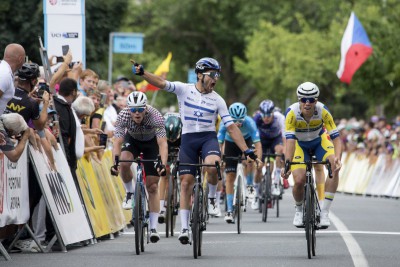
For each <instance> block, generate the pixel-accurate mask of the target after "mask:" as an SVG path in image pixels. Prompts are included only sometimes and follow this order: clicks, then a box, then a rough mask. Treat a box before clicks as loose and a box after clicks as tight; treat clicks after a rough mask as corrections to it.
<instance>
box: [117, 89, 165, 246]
mask: <svg viewBox="0 0 400 267" xmlns="http://www.w3.org/2000/svg"><path fill="white" fill-rule="evenodd" d="M127 106H128V107H127V108H124V109H123V110H121V112H120V113H119V114H118V117H117V121H116V124H115V133H114V136H115V140H114V147H113V156H114V159H115V157H116V156H119V157H120V159H121V160H133V159H134V158H137V157H138V156H139V155H140V153H143V159H156V158H157V156H158V155H159V154H160V155H161V162H162V164H161V166H154V164H153V163H152V162H144V163H143V166H144V171H145V173H146V188H147V192H148V193H149V210H150V241H151V242H152V243H156V242H157V241H158V240H160V236H159V234H158V233H157V222H158V213H159V211H160V198H159V194H158V182H159V180H160V176H161V175H165V170H166V168H165V165H166V164H167V158H168V145H167V138H166V133H165V127H164V118H163V116H162V115H161V113H160V112H159V111H158V110H157V109H155V108H153V107H152V106H150V105H147V97H146V95H145V94H144V93H142V92H133V93H131V94H129V96H128V98H127ZM131 165H132V164H131V163H129V162H121V164H120V167H119V168H120V169H118V168H117V166H115V165H114V166H113V167H111V174H112V175H115V176H116V175H118V173H119V171H120V172H121V178H122V180H123V182H124V187H125V190H126V197H125V199H124V202H123V203H122V207H123V208H124V209H132V199H133V193H134V191H135V190H134V187H133V183H132V178H133V173H132V170H131Z"/></svg>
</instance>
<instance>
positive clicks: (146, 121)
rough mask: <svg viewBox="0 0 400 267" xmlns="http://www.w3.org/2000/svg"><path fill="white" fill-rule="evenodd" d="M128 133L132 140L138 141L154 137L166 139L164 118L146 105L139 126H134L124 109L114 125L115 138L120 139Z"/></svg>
mask: <svg viewBox="0 0 400 267" xmlns="http://www.w3.org/2000/svg"><path fill="white" fill-rule="evenodd" d="M125 133H129V134H130V135H131V136H132V138H134V139H136V140H139V141H149V140H151V139H153V138H154V137H157V138H161V137H167V135H166V132H165V126H164V117H163V116H162V115H161V113H160V112H159V111H158V110H157V109H155V108H153V107H152V106H149V105H147V111H146V114H145V115H144V118H143V121H142V123H141V124H139V125H138V124H136V123H135V122H134V121H133V119H132V117H131V111H130V109H129V108H124V109H123V110H121V111H120V113H119V114H118V117H117V121H116V123H115V133H114V135H115V137H116V138H121V137H124V136H125Z"/></svg>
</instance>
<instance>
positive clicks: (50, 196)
mask: <svg viewBox="0 0 400 267" xmlns="http://www.w3.org/2000/svg"><path fill="white" fill-rule="evenodd" d="M29 153H30V159H31V161H32V163H33V166H34V168H35V170H36V173H37V175H38V179H39V184H40V185H41V187H42V192H43V195H44V197H45V200H46V202H47V203H48V208H49V209H50V212H51V213H52V215H53V217H54V223H55V224H56V225H55V227H56V228H57V229H58V231H59V233H60V235H61V238H62V240H63V242H64V244H65V245H69V244H72V243H77V242H80V241H83V240H88V239H91V238H92V237H93V236H92V233H91V230H90V226H89V222H88V220H87V218H86V215H85V211H84V210H83V207H82V203H81V200H80V197H79V195H78V191H77V188H76V186H75V182H74V181H73V178H72V175H71V171H70V168H69V166H68V163H67V160H66V158H65V156H64V153H63V152H62V150H61V149H59V150H57V151H55V150H53V154H54V159H55V162H56V166H57V171H52V170H50V168H49V166H48V164H47V162H48V160H47V157H46V155H45V154H43V153H41V152H40V151H37V150H35V149H33V147H32V146H31V145H30V146H29Z"/></svg>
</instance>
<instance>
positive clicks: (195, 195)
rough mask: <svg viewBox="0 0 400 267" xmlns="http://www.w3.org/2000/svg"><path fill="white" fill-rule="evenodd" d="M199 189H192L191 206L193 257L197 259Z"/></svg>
mask: <svg viewBox="0 0 400 267" xmlns="http://www.w3.org/2000/svg"><path fill="white" fill-rule="evenodd" d="M200 201H201V200H200V187H199V185H198V184H195V186H194V189H193V206H192V224H191V230H192V239H193V241H192V242H193V257H194V258H195V259H197V256H198V252H199V246H200V242H199V241H200V216H199V211H200Z"/></svg>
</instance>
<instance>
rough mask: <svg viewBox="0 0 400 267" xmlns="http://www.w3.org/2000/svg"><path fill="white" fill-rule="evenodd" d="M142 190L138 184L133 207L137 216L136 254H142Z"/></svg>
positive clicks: (135, 225)
mask: <svg viewBox="0 0 400 267" xmlns="http://www.w3.org/2000/svg"><path fill="white" fill-rule="evenodd" d="M141 195H142V190H141V189H140V185H139V184H137V185H136V188H135V205H134V208H133V213H134V216H135V219H134V230H135V250H136V255H140V243H141V239H142V231H143V228H142V220H143V218H140V217H141V215H142V214H141V208H142V203H141V200H142V196H141Z"/></svg>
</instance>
